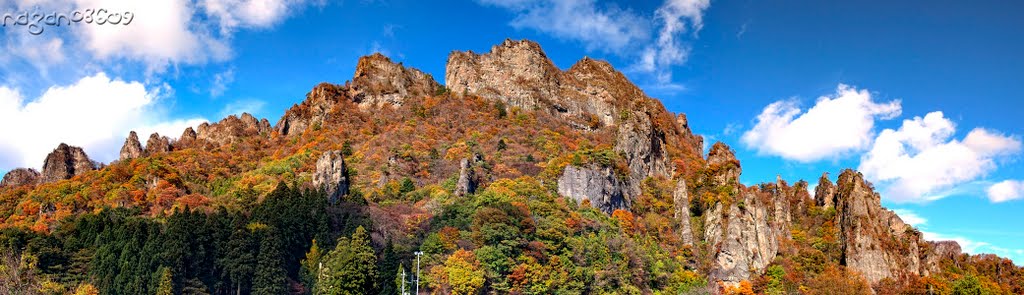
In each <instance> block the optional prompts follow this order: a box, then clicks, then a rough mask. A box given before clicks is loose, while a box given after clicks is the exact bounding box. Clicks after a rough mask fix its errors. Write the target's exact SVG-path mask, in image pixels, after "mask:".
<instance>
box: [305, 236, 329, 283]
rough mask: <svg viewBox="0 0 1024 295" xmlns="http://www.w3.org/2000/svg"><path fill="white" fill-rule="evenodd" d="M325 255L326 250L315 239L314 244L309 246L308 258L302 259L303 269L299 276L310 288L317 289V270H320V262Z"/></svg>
mask: <svg viewBox="0 0 1024 295" xmlns="http://www.w3.org/2000/svg"><path fill="white" fill-rule="evenodd" d="M323 257H324V251H323V250H321V249H320V245H318V244H317V243H316V239H313V245H312V246H310V247H309V252H306V258H305V259H303V260H302V270H301V272H300V273H299V278H300V279H301V280H302V283H303V284H305V285H306V288H307V289H309V290H314V289H316V280H317V272H318V271H319V270H320V262H321V260H322V259H323Z"/></svg>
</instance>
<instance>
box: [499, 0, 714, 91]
mask: <svg viewBox="0 0 1024 295" xmlns="http://www.w3.org/2000/svg"><path fill="white" fill-rule="evenodd" d="M479 2H480V3H481V4H484V5H490V6H495V7H500V8H503V9H506V10H509V11H512V12H513V13H516V14H517V16H516V17H515V19H513V20H512V22H511V25H512V26H513V27H516V28H525V29H532V30H536V31H538V32H541V33H545V34H548V35H551V36H554V37H556V38H561V39H566V40H572V41H578V42H581V43H583V44H584V46H586V48H587V50H590V51H595V50H597V51H603V52H608V53H612V54H616V55H619V56H623V57H627V58H634V59H635V60H636V62H635V63H634V64H633V65H632V66H631V69H633V70H635V71H638V72H641V73H645V74H650V75H652V76H653V77H654V78H655V81H656V82H657V83H658V85H655V86H656V88H660V89H676V90H678V89H684V87H682V86H681V85H678V84H674V83H672V70H671V67H672V66H676V65H681V64H683V63H685V62H686V60H687V57H688V56H689V54H690V47H689V45H688V44H687V42H686V41H688V40H691V39H693V38H696V33H697V32H698V31H700V29H701V28H702V27H703V15H704V11H705V10H707V9H708V7H709V6H710V5H711V3H710V1H709V0H667V1H665V2H664V3H662V5H661V6H660V7H659V8H658V9H656V10H655V11H654V12H653V14H651V15H644V14H639V13H636V12H634V11H632V10H626V9H621V8H618V7H616V6H612V5H598V4H597V1H594V0H514V1H499V0H479ZM688 33H689V34H688Z"/></svg>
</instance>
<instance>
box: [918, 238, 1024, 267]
mask: <svg viewBox="0 0 1024 295" xmlns="http://www.w3.org/2000/svg"><path fill="white" fill-rule="evenodd" d="M921 234H922V235H924V239H925V240H928V241H956V242H957V244H960V249H961V250H962V251H963V252H964V253H967V254H972V255H976V254H982V253H991V254H996V255H999V256H1002V257H1006V258H1009V259H1010V260H1012V261H1013V262H1014V263H1015V264H1017V265H1021V263H1022V262H1024V249H1011V248H1005V247H1000V246H996V245H992V244H990V243H986V242H981V241H975V240H972V239H968V238H965V237H962V236H954V235H944V234H939V233H934V232H928V231H921Z"/></svg>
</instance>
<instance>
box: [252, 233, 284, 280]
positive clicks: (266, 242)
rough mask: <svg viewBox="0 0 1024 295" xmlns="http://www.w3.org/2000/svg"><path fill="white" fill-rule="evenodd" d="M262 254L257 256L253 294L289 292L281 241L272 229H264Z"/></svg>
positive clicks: (261, 244) (261, 245)
mask: <svg viewBox="0 0 1024 295" xmlns="http://www.w3.org/2000/svg"><path fill="white" fill-rule="evenodd" d="M260 231H263V232H264V233H263V234H262V235H261V236H262V239H261V240H260V252H259V254H257V256H256V272H255V274H254V275H253V279H252V294H255V295H264V294H265V295H273V294H284V293H285V292H286V291H287V288H285V287H286V285H285V283H286V278H287V276H288V274H287V272H286V271H285V269H284V260H283V259H282V255H281V254H282V253H281V248H282V246H281V240H280V239H279V238H278V237H277V236H276V235H275V234H274V232H273V230H272V229H262V230H260Z"/></svg>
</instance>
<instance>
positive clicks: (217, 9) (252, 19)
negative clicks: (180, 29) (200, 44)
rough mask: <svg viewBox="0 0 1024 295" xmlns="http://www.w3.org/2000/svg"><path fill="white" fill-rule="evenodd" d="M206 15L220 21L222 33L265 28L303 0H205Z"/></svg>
mask: <svg viewBox="0 0 1024 295" xmlns="http://www.w3.org/2000/svg"><path fill="white" fill-rule="evenodd" d="M200 2H201V4H200V5H201V6H202V7H203V9H205V11H206V13H207V14H209V15H210V16H213V17H215V18H217V19H218V20H220V25H221V30H222V31H231V30H234V29H236V28H239V27H252V28H265V27H269V26H272V25H274V24H277V23H278V22H280V21H281V20H282V19H284V18H285V17H286V16H287V15H288V14H289V13H290V12H292V11H293V10H295V8H296V7H298V6H301V5H303V4H304V3H303V2H305V1H302V0H203V1H200Z"/></svg>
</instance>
